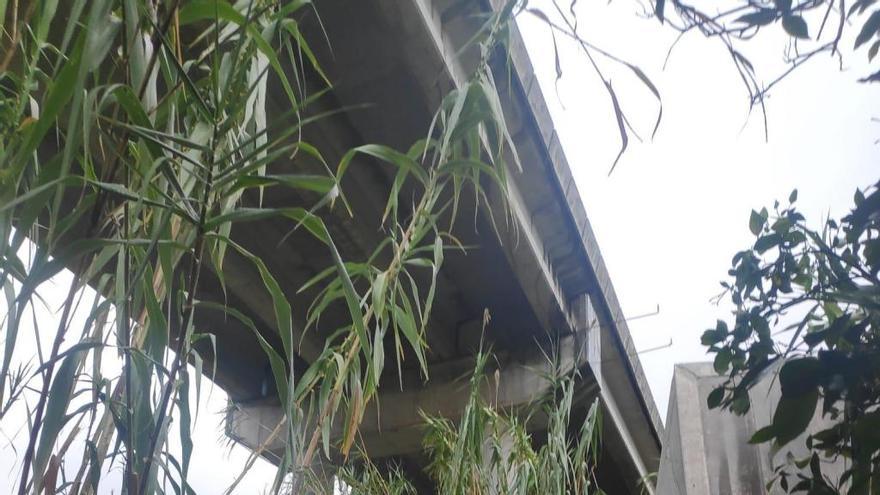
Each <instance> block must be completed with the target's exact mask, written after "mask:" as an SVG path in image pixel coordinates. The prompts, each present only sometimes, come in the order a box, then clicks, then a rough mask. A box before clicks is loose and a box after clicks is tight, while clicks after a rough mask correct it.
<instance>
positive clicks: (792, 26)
mask: <svg viewBox="0 0 880 495" xmlns="http://www.w3.org/2000/svg"><path fill="white" fill-rule="evenodd" d="M782 27H783V29H785V32H786V33H788V34H790V35H792V36H794V37H795V38H801V39H810V34H809V33H808V30H807V21H805V20H804V18H803V17H801V16H798V15H786V16H783V17H782Z"/></svg>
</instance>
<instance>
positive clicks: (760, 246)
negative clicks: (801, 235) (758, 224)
mask: <svg viewBox="0 0 880 495" xmlns="http://www.w3.org/2000/svg"><path fill="white" fill-rule="evenodd" d="M781 240H782V237H780V236H779V234H768V235H765V236H763V237H759V238H758V240H757V241H755V246H754V249H755V251H757V252H758V253H764V252H766V251H767V250H769V249H771V248H773V247H775V246H777V245H779V242H780V241H781Z"/></svg>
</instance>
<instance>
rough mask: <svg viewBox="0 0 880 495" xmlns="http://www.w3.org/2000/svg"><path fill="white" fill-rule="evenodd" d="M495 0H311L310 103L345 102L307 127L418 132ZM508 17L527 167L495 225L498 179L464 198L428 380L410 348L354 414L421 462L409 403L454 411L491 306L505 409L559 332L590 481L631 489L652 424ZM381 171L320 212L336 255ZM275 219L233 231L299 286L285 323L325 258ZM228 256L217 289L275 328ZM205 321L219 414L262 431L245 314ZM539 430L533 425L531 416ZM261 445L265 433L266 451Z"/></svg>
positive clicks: (383, 178) (531, 380)
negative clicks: (478, 197)
mask: <svg viewBox="0 0 880 495" xmlns="http://www.w3.org/2000/svg"><path fill="white" fill-rule="evenodd" d="M462 5H466V6H467V7H466V8H463V7H462ZM497 7H498V6H497V5H491V4H488V3H486V4H482V3H481V2H454V1H441V0H438V1H432V0H403V1H394V2H392V1H381V0H362V1H358V2H347V1H342V0H327V1H324V2H320V3H318V5H317V8H318V13H319V15H320V20H321V23H322V24H323V29H324V30H326V39H324V36H323V33H322V31H321V29H320V28H319V27H318V25H317V23H316V22H314V19H311V22H310V21H309V20H303V24H304V30H305V33H306V36H307V39H310V43H311V46H312V47H313V49H315V50H316V52H317V55H318V58H319V60H321V61H322V65H323V67H324V69H325V71H326V72H327V74H328V76H329V78H330V80H331V81H332V82H333V84H334V88H333V90H332V91H331V92H329V93H328V94H326V95H325V96H323V97H322V98H321V99H320V100H319V101H318V102H317V103H316V105H315V106H313V107H312V108H311V111H312V112H315V113H317V112H322V111H328V110H334V109H341V108H352V109H353V110H348V111H345V112H342V113H339V114H336V115H334V116H332V117H329V118H325V119H322V120H319V121H318V122H317V123H316V124H314V125H312V126H311V127H310V128H308V129H307V130H306V135H305V136H304V139H305V140H307V141H309V142H312V143H313V144H315V145H316V146H317V147H318V148H319V149H321V150H322V151H323V152H324V153H325V156H326V157H327V158H328V160H330V161H331V162H332V161H333V160H334V159H338V157H339V156H341V154H342V153H344V151H345V150H347V149H349V148H350V147H353V146H357V145H360V144H364V143H382V144H387V145H391V146H394V147H397V148H398V149H406V148H408V147H409V146H410V145H411V144H412V143H413V142H414V141H416V140H417V139H419V138H422V137H424V135H425V133H426V132H427V129H428V127H429V124H430V121H431V118H432V116H433V113H434V111H435V109H436V108H437V107H438V105H439V102H440V99H441V98H442V96H443V95H445V94H446V93H447V92H448V91H449V90H450V89H452V88H454V87H457V86H459V85H461V84H462V83H463V82H464V81H465V79H466V75H467V74H468V67H469V66H470V65H471V64H472V59H473V53H471V51H469V50H464V51H461V50H460V49H461V47H462V45H463V43H464V42H465V41H466V40H468V39H469V38H470V37H471V35H472V34H473V32H474V31H475V29H476V28H477V26H478V23H479V22H481V20H480V18H479V17H478V16H475V15H474V14H477V13H478V11H479V9H484V10H485V9H490V8H497ZM513 31H514V32H513V33H512V37H511V42H510V45H509V55H510V60H511V62H510V63H511V68H510V69H511V71H510V73H509V74H510V76H511V77H509V78H508V77H507V75H508V72H507V71H506V70H502V69H501V68H499V70H497V71H496V72H497V73H498V74H503V75H504V77H499V79H503V80H499V81H497V84H498V87H499V90H500V91H501V92H502V95H501V96H502V104H503V109H504V114H505V118H506V120H507V125H508V128H509V129H510V132H511V134H512V136H513V139H514V142H515V145H516V147H517V152H518V155H519V157H520V160H521V162H522V164H523V167H524V171H523V172H522V173H518V174H516V173H515V174H513V176H512V178H511V181H510V185H509V190H508V191H507V196H508V198H509V200H510V207H511V213H510V220H509V221H508V222H498V223H497V224H496V225H497V230H496V229H495V228H493V224H492V222H491V220H490V214H494V216H495V218H505V215H504V213H503V212H502V210H501V208H502V205H501V202H500V197H501V191H497V190H490V193H489V198H490V204H489V205H479V206H475V205H474V204H473V203H467V201H465V204H463V209H462V211H461V213H460V219H461V220H460V221H459V222H457V224H456V225H457V231H456V235H457V236H458V237H459V238H460V239H461V241H462V243H463V244H465V245H472V246H478V248H475V249H472V250H470V251H468V252H467V253H466V254H450V255H449V256H447V257H446V259H445V261H444V265H443V268H442V270H441V272H440V275H439V279H438V287H437V293H436V301H435V303H434V309H433V314H432V318H431V321H430V323H429V328H428V334H427V340H428V344H429V346H430V349H431V351H430V354H429V356H428V357H429V375H430V381H428V382H427V383H423V381H422V379H421V377H420V375H419V372H418V369H417V361H416V360H415V359H408V360H405V364H408V365H409V366H411V367H410V368H405V369H404V370H403V375H404V376H403V377H398V376H396V372H388V373H386V375H388V376H386V377H384V378H383V380H387V381H385V383H384V384H383V387H382V389H381V393H380V397H379V399H378V401H377V404H375V405H374V408H373V409H371V410H369V411H368V412H367V414H366V415H365V418H364V423H363V429H362V436H363V439H364V443H365V446H366V448H367V450H368V451H369V452H370V454H371V456H372V457H373V458H377V459H378V458H383V459H387V460H393V461H394V462H395V463H397V464H399V465H401V466H404V467H406V468H407V469H409V470H411V471H412V472H413V473H414V474H415V473H418V472H419V470H420V468H421V467H422V466H423V464H424V457H423V455H422V452H421V430H420V424H421V423H422V419H421V416H420V414H419V412H420V411H424V412H426V413H429V414H442V415H445V416H447V417H451V418H455V417H456V416H457V414H458V412H459V411H460V409H461V406H462V405H463V404H464V402H465V400H466V397H467V391H466V390H465V385H463V384H462V383H461V382H460V381H459V380H458V379H459V378H460V377H461V376H463V375H465V374H466V372H467V371H469V370H470V367H471V366H472V359H471V357H472V356H473V353H474V352H475V349H476V347H477V346H478V343H479V342H480V338H481V330H482V319H483V314H484V311H488V312H489V313H490V315H491V317H492V319H491V324H490V325H488V327H486V330H485V332H486V334H485V339H486V341H487V342H489V343H491V345H492V346H493V349H494V350H495V352H496V353H497V354H498V356H499V359H498V363H499V370H498V373H499V376H500V381H499V386H498V389H497V390H493V391H492V394H493V397H499V401H500V402H501V405H502V406H503V407H505V408H507V409H509V410H511V411H516V410H517V408H518V407H519V406H522V405H524V404H526V403H528V402H529V401H531V400H533V399H535V398H536V397H538V396H540V394H541V393H543V392H544V391H545V389H546V387H547V384H546V383H545V382H543V381H542V380H541V379H540V378H539V377H538V375H537V374H536V373H535V371H534V370H535V368H540V367H541V366H545V365H547V363H546V359H545V357H544V351H545V350H546V349H544V350H542V349H541V347H542V346H546V344H547V343H548V342H551V341H552V342H557V343H558V344H559V345H560V350H561V351H562V354H563V356H564V358H565V360H566V363H567V365H568V366H569V367H576V368H578V369H579V370H580V371H581V374H582V377H583V378H582V380H581V381H580V383H579V385H578V387H579V390H578V408H579V409H578V411H579V413H580V414H583V413H584V411H586V408H587V407H588V406H589V404H590V403H591V402H592V400H593V399H594V398H597V397H598V398H599V400H600V403H601V405H602V410H603V412H604V426H603V430H604V431H603V432H604V442H603V454H602V459H603V460H602V462H601V464H600V466H599V468H600V469H599V475H600V479H601V481H602V482H603V483H604V484H605V485H606V486H607V488H606V490H608V491H610V493H624V492H635V490H636V483H637V481H638V480H639V479H641V478H642V477H644V476H645V475H647V474H648V473H651V472H655V471H656V470H657V466H658V462H659V458H660V447H661V446H660V440H659V438H661V436H662V425H661V423H660V421H659V417H658V414H657V411H656V407H655V405H654V402H653V399H652V397H651V395H650V392H649V391H648V388H647V385H646V381H645V378H644V375H643V373H642V370H641V367H640V365H639V363H638V358H637V357H636V355H635V352H634V349H633V346H632V342H631V339H630V337H629V332H628V329H627V326H626V322H625V321H624V318H623V315H622V314H621V312H620V308H619V305H618V302H617V299H616V296H615V294H614V289H613V287H612V286H611V283H610V280H609V278H608V274H607V271H606V269H605V266H604V263H603V261H602V258H601V254H600V253H599V249H598V246H597V244H596V241H595V238H594V236H593V233H592V231H591V228H590V225H589V221H588V220H587V217H586V214H585V212H584V209H583V205H582V203H581V200H580V197H579V195H578V192H577V188H576V186H575V185H574V181H573V180H572V176H571V170H570V169H569V165H568V163H567V162H566V159H565V156H564V154H563V151H562V149H561V147H560V143H559V139H558V137H557V136H556V133H555V131H554V130H553V126H552V122H551V120H550V117H549V114H548V111H547V108H546V106H545V104H544V100H543V97H542V95H541V91H540V88H539V87H538V83H537V80H536V79H535V77H534V74H533V70H532V67H531V64H530V62H529V61H528V57H527V56H526V51H525V48H524V46H523V44H522V40H521V39H520V37H519V35H518V33H517V32H516V30H515V28H514V30H513ZM331 50H332V53H331ZM499 60H501V61H502V62H503V57H499ZM312 76H314V75H312ZM313 80H314V81H315V86H314V87H315V88H319V87H320V84H319V83H318V82H317V81H318V80H317V78H316V77H313ZM272 94H273V96H274V97H275V98H277V101H278V102H279V104H278V105H277V108H283V105H281V104H280V102H281V101H283V100H284V98H283V94H282V93H281V91H280V88H274V89H273V90H272ZM363 104H368V105H367V106H364V105H363ZM273 106H274V105H273ZM334 153H335V154H336V156H333V154H334ZM273 166H275V167H278V168H279V169H289V171H302V170H303V169H304V168H308V167H309V166H310V165H309V164H308V163H300V162H297V161H291V162H289V163H279V164H275V165H273ZM581 166H588V164H583V165H581ZM392 173H393V171H392V170H390V169H388V168H386V167H383V166H382V165H381V164H379V163H374V162H371V161H369V160H362V161H360V162H358V163H357V164H356V166H353V167H352V168H351V172H350V173H349V174H348V176H347V179H346V182H345V183H344V184H343V189H344V190H345V191H346V195H347V196H348V198H349V200H350V202H351V203H352V207H353V210H354V211H356V212H357V215H356V217H354V218H350V217H349V216H348V215H347V214H345V213H344V212H342V211H341V210H340V211H338V212H337V214H336V215H337V216H335V217H333V218H332V219H330V222H329V224H330V228H331V233H332V235H333V236H334V239H335V240H336V242H337V244H339V246H340V250H341V251H342V252H343V256H344V257H345V258H346V259H352V260H358V259H365V258H366V257H367V256H368V254H369V253H370V252H371V251H372V248H373V247H374V246H376V245H377V243H378V242H379V241H380V237H379V236H380V235H381V233H380V232H379V231H380V225H379V221H380V218H381V216H382V215H381V213H382V210H383V208H384V201H385V199H386V198H387V194H388V191H389V190H390V184H391V181H392V180H393V176H392V175H391V174H392ZM284 194H289V193H284ZM303 199H304V200H309V199H310V198H303ZM265 201H266V202H267V203H268V204H272V203H273V202H277V203H279V204H281V203H282V202H284V203H285V204H289V202H290V198H289V196H287V197H283V198H282V197H274V196H273V195H272V194H271V193H270V194H268V195H267V197H266V198H265ZM490 210H491V211H490ZM287 233H288V231H287V229H286V228H285V227H284V226H282V225H280V224H277V225H276V224H274V223H273V222H262V223H253V224H244V225H242V226H238V227H236V230H235V231H234V232H233V237H235V238H236V239H238V240H239V241H240V242H241V243H242V244H244V245H245V246H246V247H247V248H248V249H251V250H252V251H253V252H255V253H256V254H258V255H260V256H263V257H264V258H265V259H266V260H267V263H268V265H269V268H270V269H271V270H273V273H275V274H276V276H277V277H278V278H279V281H280V282H281V284H282V286H283V288H284V289H285V291H286V293H287V294H296V295H295V296H294V297H293V299H292V301H291V302H292V304H293V306H294V311H295V312H296V314H295V321H299V322H302V321H304V320H305V318H304V317H303V310H304V308H306V307H308V302H309V300H310V297H313V295H314V294H313V293H309V292H305V293H302V294H297V289H298V288H299V287H300V286H301V285H302V284H303V283H304V282H305V281H306V280H308V279H309V278H311V277H312V276H313V275H315V274H316V273H318V272H319V271H320V270H322V269H324V268H325V267H327V266H330V263H331V260H330V258H329V255H328V253H327V252H326V250H325V249H324V247H323V246H321V245H319V244H317V243H314V242H313V241H311V240H310V239H308V238H307V237H306V236H298V234H294V235H293V236H292V237H291V238H289V239H288V240H287V241H286V242H285V243H283V244H280V242H281V239H282V238H283V237H284V236H285V235H286V234H287ZM224 271H225V273H226V280H227V283H228V286H227V295H226V297H228V298H229V299H232V300H234V301H235V302H236V303H239V304H241V305H243V306H244V307H247V308H249V309H250V310H251V314H252V315H253V316H254V317H255V319H256V320H257V321H259V322H260V323H261V324H262V326H263V327H264V328H265V329H266V332H265V333H266V335H267V337H268V338H270V339H271V338H272V337H273V335H274V333H273V325H272V319H271V315H272V309H271V306H270V305H269V304H270V302H269V301H268V300H267V299H266V298H265V297H263V296H262V295H261V292H260V291H259V290H254V288H257V287H259V275H258V274H257V273H256V272H255V271H254V270H253V269H251V268H249V267H248V265H247V264H246V263H244V262H241V260H237V259H235V258H234V256H231V255H230V258H229V259H228V261H227V266H225V267H224ZM214 292H215V295H216V296H218V297H219V292H218V291H214ZM206 295H207V294H206ZM342 315H344V311H341V312H340V319H339V321H334V319H333V318H332V315H331V317H329V318H325V319H323V320H322V322H321V325H320V326H319V327H318V328H317V329H314V330H309V332H307V333H306V334H305V335H301V336H297V337H298V338H300V337H301V339H302V340H301V341H302V346H301V348H300V355H299V356H298V358H299V359H301V362H300V363H298V366H303V367H304V366H306V365H307V364H308V363H309V362H311V360H312V359H314V358H315V356H316V355H317V354H318V352H319V350H320V349H321V348H322V346H323V338H324V336H325V335H326V332H329V331H330V330H329V329H334V328H337V327H338V326H339V325H341V324H342V323H343V320H342ZM203 325H207V326H210V329H211V330H212V331H214V332H215V333H216V334H217V347H218V355H219V362H218V371H217V377H218V382H219V383H220V384H221V385H222V386H223V387H224V388H226V389H227V390H228V391H229V393H230V395H231V397H232V398H233V400H234V401H235V403H236V407H235V408H234V409H233V412H232V413H231V414H230V417H229V422H228V428H227V430H228V432H229V434H230V435H231V436H232V437H233V438H236V439H237V440H239V441H240V442H242V443H243V444H245V445H248V446H251V447H254V446H257V445H261V444H262V443H263V441H264V440H265V438H266V437H267V435H268V434H269V432H270V431H271V429H272V428H273V427H274V425H275V424H276V422H277V419H278V417H279V414H280V412H279V410H278V408H277V406H276V405H274V403H273V401H274V400H275V399H274V398H273V397H263V396H262V393H263V391H264V390H265V387H264V386H263V384H264V381H265V380H266V370H267V368H268V366H267V364H266V359H265V357H264V355H263V353H262V351H261V349H260V348H259V347H258V346H257V344H256V343H254V342H253V341H252V339H250V338H248V332H247V331H246V329H244V328H237V327H236V326H235V324H233V323H232V322H230V321H209V320H205V321H204V322H203ZM272 342H273V343H274V344H276V345H279V344H280V343H279V342H278V341H277V339H274V340H272ZM391 375H394V376H391ZM400 382H402V383H403V389H402V390H401V389H400V386H399V383H400ZM270 390H271V388H270ZM378 410H381V414H379V413H378V412H377V411H378ZM578 411H576V413H575V415H574V417H575V418H577V417H578ZM538 429H540V428H539V427H538ZM535 437H536V438H540V432H539V431H538V432H536V435H535ZM278 447H279V446H278V445H275V446H273V448H275V449H276V450H277V448H278ZM272 455H273V453H272V449H270V451H269V452H267V453H266V456H267V457H269V458H271V457H272ZM426 483H427V482H426ZM426 486H428V485H426ZM621 490H623V491H621Z"/></svg>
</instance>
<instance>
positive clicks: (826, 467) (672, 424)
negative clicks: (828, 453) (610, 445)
mask: <svg viewBox="0 0 880 495" xmlns="http://www.w3.org/2000/svg"><path fill="white" fill-rule="evenodd" d="M776 370H778V366H777V367H775V368H773V369H771V370H768V372H767V373H766V375H765V377H764V378H763V379H762V380H761V381H760V382H759V383H758V385H756V386H755V387H754V388H753V389H752V390H751V391H750V393H749V397H750V399H751V402H752V407H751V410H750V411H749V412H748V413H747V414H746V415H744V416H737V415H735V414H733V413H730V412H727V411H719V410H717V409H713V410H710V409H709V408H708V406H707V405H706V398H707V397H708V395H709V393H710V392H711V391H712V389H714V388H715V386H716V385H718V384H720V383H721V382H723V381H724V377H721V376H719V375H718V374H717V373H715V370H714V369H713V367H712V363H690V364H679V365H676V366H675V372H674V375H673V381H672V393H671V395H670V400H669V411H668V413H667V417H666V439H665V441H664V444H663V446H664V448H663V457H662V458H661V461H660V471H659V475H658V480H657V493H658V495H759V494H765V493H768V492H767V490H766V484H767V482H769V481H770V480H771V479H772V477H773V469H774V467H776V466H779V465H781V464H782V463H784V462H785V460H786V457H787V456H788V455H789V454H791V455H794V456H795V458H797V459H800V458H803V457H804V456H806V455H807V454H808V452H809V451H808V450H807V448H806V444H805V439H806V437H807V434H808V433H809V432H814V431H817V430H818V429H822V428H825V427H826V426H825V425H826V423H825V422H824V420H823V419H822V417H821V410H820V408H817V410H816V412H815V415H814V417H813V421H812V423H811V424H810V426H809V427H808V428H807V432H805V433H804V434H803V435H801V436H800V437H798V438H796V439H794V440H792V441H791V442H790V443H788V444H787V445H785V446H783V447H782V448H781V449H778V450H777V449H774V448H773V447H772V445H771V444H770V443H763V444H760V445H751V444H749V443H748V441H749V439H750V438H751V437H752V435H753V434H754V433H755V431H757V430H758V429H760V428H761V427H763V426H766V425H768V424H770V423H771V421H772V417H773V410H774V408H775V404H776V403H777V402H778V401H779V398H780V397H781V391H780V387H779V380H777V379H775V376H776ZM822 470H823V473H825V474H828V475H829V476H830V477H831V479H837V478H838V477H839V475H840V471H841V465H840V464H833V463H827V464H823V468H822ZM769 493H772V494H776V493H780V494H781V493H784V492H783V491H781V490H780V489H779V488H778V486H774V487H773V489H772V490H771V491H770V492H769Z"/></svg>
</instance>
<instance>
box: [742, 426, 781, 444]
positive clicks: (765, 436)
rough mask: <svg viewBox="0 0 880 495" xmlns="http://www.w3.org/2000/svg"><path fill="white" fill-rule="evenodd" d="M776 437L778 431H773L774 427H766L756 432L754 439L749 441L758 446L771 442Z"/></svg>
mask: <svg viewBox="0 0 880 495" xmlns="http://www.w3.org/2000/svg"><path fill="white" fill-rule="evenodd" d="M775 437H776V430H774V429H773V425H769V426H765V427H763V428H761V429H760V430H758V431H756V432H755V434H754V435H752V438H750V439H749V443H750V444H758V443H764V442H769V441H770V440H773V439H774V438H775Z"/></svg>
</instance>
